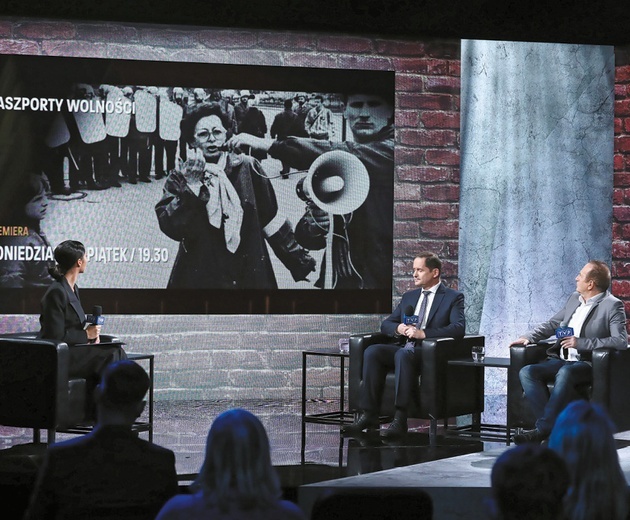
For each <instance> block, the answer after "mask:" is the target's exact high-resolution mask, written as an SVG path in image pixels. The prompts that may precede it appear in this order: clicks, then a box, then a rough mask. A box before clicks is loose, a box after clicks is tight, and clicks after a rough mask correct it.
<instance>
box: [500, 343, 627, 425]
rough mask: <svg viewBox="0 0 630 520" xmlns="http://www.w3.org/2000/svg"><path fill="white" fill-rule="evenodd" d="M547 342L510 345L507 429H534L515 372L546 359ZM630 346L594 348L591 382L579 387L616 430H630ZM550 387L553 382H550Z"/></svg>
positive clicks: (531, 414) (530, 414)
mask: <svg viewBox="0 0 630 520" xmlns="http://www.w3.org/2000/svg"><path fill="white" fill-rule="evenodd" d="M548 347H549V345H547V344H544V343H540V344H535V345H534V344H533V345H528V346H527V347H526V346H520V345H519V346H516V347H511V348H510V368H509V370H508V390H507V394H508V395H507V401H508V409H507V422H508V428H533V427H534V423H535V421H536V418H535V417H534V414H533V413H532V412H531V410H530V408H529V405H528V404H527V401H526V400H525V396H524V393H523V387H522V386H521V382H520V380H519V378H518V373H519V371H520V370H521V368H523V367H524V366H526V365H531V364H532V363H538V362H539V361H542V360H544V359H546V357H547V355H546V350H547V348H548ZM629 374H630V349H629V350H617V349H613V348H599V349H596V350H594V351H593V383H592V384H591V385H586V386H584V387H583V388H581V389H580V391H581V392H582V393H583V396H584V398H585V399H592V400H593V401H594V402H597V403H599V404H601V405H602V406H603V407H604V408H605V409H606V411H607V412H608V414H609V415H610V417H611V419H612V420H613V422H614V423H615V426H616V431H625V430H628V429H630V400H628V395H629V394H630V377H628V375H629ZM550 386H551V387H553V385H550Z"/></svg>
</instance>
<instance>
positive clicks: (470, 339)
mask: <svg viewBox="0 0 630 520" xmlns="http://www.w3.org/2000/svg"><path fill="white" fill-rule="evenodd" d="M394 341H395V340H394V339H392V338H391V337H389V336H387V335H385V334H381V333H378V332H377V333H370V334H355V335H353V336H350V366H349V376H348V402H349V407H350V410H353V411H355V412H356V411H358V409H359V395H360V392H361V386H362V376H363V352H364V350H365V349H366V348H367V347H369V346H370V345H373V344H376V343H392V342H394ZM484 342H485V337H484V336H477V335H471V336H465V337H464V338H462V339H460V340H455V339H453V338H432V339H425V340H423V342H422V350H423V352H422V368H421V372H420V374H418V390H417V392H416V396H414V399H413V400H412V402H413V405H412V406H411V407H410V409H409V417H415V418H421V419H429V420H430V426H429V443H430V445H432V446H433V445H435V442H436V438H437V421H438V419H444V423H445V425H446V424H447V421H448V419H449V418H450V417H457V416H459V415H468V414H472V415H473V424H479V423H480V418H481V412H483V409H484V391H483V370H482V369H476V368H471V367H466V366H457V365H449V364H448V361H449V360H451V359H462V358H470V355H471V354H470V352H471V347H472V346H473V345H484ZM394 412H395V408H394V372H393V371H392V372H390V373H389V374H387V379H386V381H385V390H384V393H383V400H382V406H381V410H380V415H381V416H384V417H386V418H391V417H393V416H394Z"/></svg>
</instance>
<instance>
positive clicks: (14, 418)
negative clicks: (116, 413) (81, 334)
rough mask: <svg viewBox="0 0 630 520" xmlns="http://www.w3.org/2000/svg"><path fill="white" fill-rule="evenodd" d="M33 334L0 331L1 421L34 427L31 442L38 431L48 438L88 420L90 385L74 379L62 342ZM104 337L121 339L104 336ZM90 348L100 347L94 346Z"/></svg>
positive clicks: (50, 438)
mask: <svg viewBox="0 0 630 520" xmlns="http://www.w3.org/2000/svg"><path fill="white" fill-rule="evenodd" d="M35 336H36V334H35V333H24V334H7V335H4V336H0V424H2V425H4V426H15V427H21V428H33V442H36V443H38V442H40V430H42V429H45V430H47V441H48V443H53V442H54V441H55V433H56V432H57V431H64V430H69V429H71V428H73V427H75V426H77V425H80V424H82V423H84V422H85V421H86V420H87V419H88V418H87V417H86V403H87V399H88V394H89V392H88V385H87V382H86V380H85V379H80V378H76V379H74V378H73V379H70V377H69V374H68V365H69V359H70V348H85V347H81V346H73V347H68V345H67V344H66V343H64V342H62V341H55V340H46V339H37V338H36V337H35ZM101 339H102V340H103V342H106V341H107V342H109V343H110V344H111V342H117V340H116V339H115V338H113V337H104V336H101ZM89 348H98V346H97V345H90V346H89Z"/></svg>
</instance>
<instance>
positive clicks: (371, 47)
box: [0, 19, 460, 293]
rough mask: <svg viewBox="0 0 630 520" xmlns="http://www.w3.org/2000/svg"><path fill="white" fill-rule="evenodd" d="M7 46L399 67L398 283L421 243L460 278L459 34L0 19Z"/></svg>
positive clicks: (2, 43) (404, 280)
mask: <svg viewBox="0 0 630 520" xmlns="http://www.w3.org/2000/svg"><path fill="white" fill-rule="evenodd" d="M0 52H1V53H5V54H16V53H19V54H39V55H52V56H81V57H97V58H121V59H146V60H168V61H192V62H207V63H239V64H255V65H286V66H294V67H328V68H343V69H374V70H394V71H395V72H396V89H397V93H396V171H395V224H394V226H395V228H394V236H395V243H394V284H395V288H394V293H402V292H404V291H405V290H407V289H409V288H410V287H411V285H412V284H411V278H410V272H411V261H412V259H413V257H414V255H415V254H416V253H417V252H418V251H420V250H427V249H428V250H433V251H435V252H437V253H438V254H439V255H440V256H441V257H442V258H443V259H444V260H445V268H444V275H445V278H446V279H447V281H448V282H449V283H451V285H456V280H455V278H456V275H457V254H458V251H457V238H458V208H459V202H458V201H459V99H460V59H459V57H460V44H459V41H451V42H436V41H434V42H419V41H410V40H392V39H387V38H378V37H369V36H354V35H353V36H341V35H334V34H316V33H301V32H295V33H282V32H273V31H255V30H230V31H228V30H225V29H209V28H198V27H197V28H193V27H191V28H189V27H171V28H169V27H167V26H148V25H146V26H145V25H140V26H135V25H131V24H120V23H102V24H98V23H94V22H88V23H82V22H76V23H73V22H57V21H38V20H17V19H15V20H0Z"/></svg>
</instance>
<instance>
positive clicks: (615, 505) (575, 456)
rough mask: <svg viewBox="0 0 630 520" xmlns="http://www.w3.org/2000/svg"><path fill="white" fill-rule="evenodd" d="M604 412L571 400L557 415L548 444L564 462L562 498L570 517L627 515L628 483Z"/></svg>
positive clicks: (596, 519)
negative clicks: (566, 480)
mask: <svg viewBox="0 0 630 520" xmlns="http://www.w3.org/2000/svg"><path fill="white" fill-rule="evenodd" d="M614 431H615V429H614V427H613V424H612V422H611V420H610V419H609V417H608V415H607V414H606V412H605V411H604V410H603V408H601V407H600V406H599V405H597V404H595V403H591V402H588V401H574V402H572V403H571V404H569V405H568V406H567V407H566V408H565V409H564V410H563V411H562V413H561V414H560V415H559V417H558V419H557V421H556V424H555V426H554V427H553V430H552V432H551V437H550V438H549V447H550V448H551V449H553V450H554V451H556V452H557V453H558V454H559V455H560V456H561V457H562V458H563V459H564V460H565V462H566V464H567V467H568V469H569V473H570V475H571V485H570V487H569V492H568V493H567V496H566V498H565V518H567V519H569V520H623V519H625V518H627V517H628V485H627V483H626V478H625V476H624V474H623V472H622V471H621V466H620V465H619V457H618V455H617V449H616V446H615V439H614V438H613V433H614Z"/></svg>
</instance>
